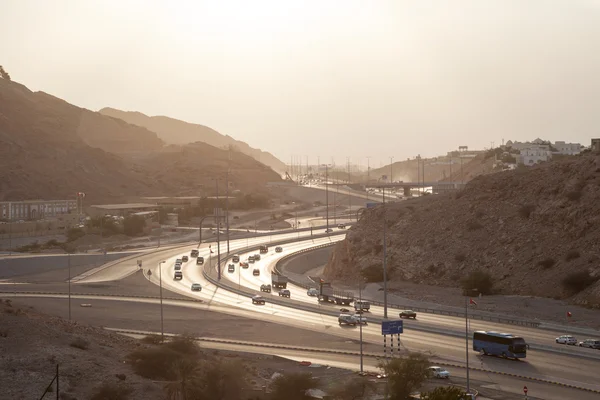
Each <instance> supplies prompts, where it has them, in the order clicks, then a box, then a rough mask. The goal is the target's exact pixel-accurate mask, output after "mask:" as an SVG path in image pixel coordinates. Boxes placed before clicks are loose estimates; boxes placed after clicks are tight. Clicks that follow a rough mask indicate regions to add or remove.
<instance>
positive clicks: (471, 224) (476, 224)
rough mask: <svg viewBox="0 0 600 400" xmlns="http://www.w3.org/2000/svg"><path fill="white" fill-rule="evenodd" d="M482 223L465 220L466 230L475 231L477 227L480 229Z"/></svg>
mask: <svg viewBox="0 0 600 400" xmlns="http://www.w3.org/2000/svg"><path fill="white" fill-rule="evenodd" d="M482 228H483V225H481V224H480V223H479V222H477V221H469V222H467V230H468V231H476V230H479V229H482Z"/></svg>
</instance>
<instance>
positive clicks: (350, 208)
mask: <svg viewBox="0 0 600 400" xmlns="http://www.w3.org/2000/svg"><path fill="white" fill-rule="evenodd" d="M346 160H347V162H348V184H350V157H347V158H346ZM348 188H350V187H348ZM348 212H352V196H350V192H348Z"/></svg>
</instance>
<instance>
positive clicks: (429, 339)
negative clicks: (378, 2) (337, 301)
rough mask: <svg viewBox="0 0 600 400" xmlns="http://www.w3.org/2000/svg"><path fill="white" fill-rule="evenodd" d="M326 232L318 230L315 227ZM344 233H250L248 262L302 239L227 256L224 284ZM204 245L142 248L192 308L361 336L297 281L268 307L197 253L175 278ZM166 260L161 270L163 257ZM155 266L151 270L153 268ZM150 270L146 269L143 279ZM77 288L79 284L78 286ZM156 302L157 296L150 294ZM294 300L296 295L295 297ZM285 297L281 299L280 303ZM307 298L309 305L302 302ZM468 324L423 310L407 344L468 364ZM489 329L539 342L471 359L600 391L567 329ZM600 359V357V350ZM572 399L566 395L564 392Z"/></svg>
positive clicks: (129, 268)
mask: <svg viewBox="0 0 600 400" xmlns="http://www.w3.org/2000/svg"><path fill="white" fill-rule="evenodd" d="M317 233H321V232H320V231H319V232H315V234H317ZM343 237H344V231H343V230H337V229H335V230H334V232H333V233H332V234H331V235H330V236H329V237H320V238H316V237H313V238H311V236H310V231H304V232H293V233H285V234H278V233H275V232H274V233H273V235H270V236H263V237H259V238H247V239H238V240H232V241H231V243H230V248H231V252H232V254H233V253H238V254H239V255H240V257H241V259H242V261H244V260H246V259H247V257H248V256H249V255H250V254H255V253H256V252H257V251H255V250H252V251H246V249H252V247H255V246H257V245H259V244H263V243H266V244H269V243H275V242H281V241H285V240H289V241H295V242H294V243H287V244H283V245H282V247H283V251H282V252H281V253H276V252H275V251H274V249H275V246H274V245H273V246H270V249H269V252H268V253H267V254H263V255H262V257H261V260H260V261H258V262H257V263H255V264H250V266H249V268H247V269H244V268H240V266H239V264H238V263H236V264H235V271H234V272H233V273H229V272H227V267H226V266H227V264H229V262H230V261H226V262H225V263H224V264H223V266H224V267H225V268H224V270H223V273H222V275H223V276H222V279H221V283H223V284H226V285H225V286H227V285H228V286H230V287H232V288H237V287H239V288H245V289H246V290H247V289H252V290H258V288H259V287H260V285H261V284H262V283H270V272H271V270H272V268H273V266H274V265H275V263H276V262H277V260H278V259H280V258H281V257H284V256H286V255H289V254H291V253H293V252H295V251H298V250H301V249H304V248H307V247H313V246H317V245H320V244H326V243H332V242H335V241H338V240H341V239H342V238H343ZM194 247H196V246H193V245H189V246H185V247H181V248H173V249H167V250H162V251H160V252H156V253H152V254H145V255H141V256H140V258H141V259H142V260H143V265H144V267H143V268H144V270H145V273H144V274H143V276H144V277H145V279H148V280H149V281H150V282H152V283H155V284H159V283H160V282H159V277H160V276H161V275H162V285H163V287H164V288H166V289H168V290H170V291H173V292H176V293H179V294H181V295H184V296H187V297H191V298H196V299H201V300H203V302H202V303H188V304H189V307H203V308H204V309H209V310H213V311H217V312H224V313H228V314H231V315H239V316H252V317H253V318H257V319H261V320H264V321H269V322H274V323H278V324H285V325H288V326H291V327H297V328H302V329H309V330H311V331H314V332H321V333H323V334H327V335H333V336H337V337H340V338H345V339H349V340H350V339H351V340H357V339H358V328H353V327H340V326H339V325H338V323H337V317H336V315H335V314H336V312H337V311H338V310H339V307H336V306H335V305H328V304H319V303H318V302H317V300H316V299H315V298H314V297H309V296H307V295H306V290H305V289H303V288H300V287H296V286H294V285H289V286H288V287H289V289H290V291H291V299H290V300H285V299H281V298H278V299H281V300H282V301H283V302H284V303H283V304H274V303H273V302H272V301H269V298H270V296H277V291H276V290H275V291H274V292H273V293H271V294H263V295H264V296H265V297H266V298H267V304H265V305H264V306H257V305H253V304H252V303H251V301H250V299H249V297H248V296H244V295H240V294H236V293H233V292H232V291H231V290H228V289H227V288H226V287H219V286H222V285H218V286H216V285H213V284H212V283H211V282H210V281H209V280H207V279H206V278H205V276H204V273H203V270H204V268H205V267H204V266H200V265H196V259H195V258H190V260H189V261H188V262H187V263H184V265H183V267H182V271H183V279H182V280H180V281H179V280H178V281H175V280H173V272H174V268H173V267H174V262H175V259H176V258H180V257H181V256H182V255H184V254H186V255H188V256H189V252H190V250H191V249H192V248H194ZM225 250H226V246H225V245H224V244H223V243H222V244H221V251H222V253H223V255H224V253H225ZM216 254H217V249H216V244H212V245H211V248H210V249H209V247H208V246H207V245H203V246H202V247H201V248H200V255H201V256H203V257H205V259H206V260H207V262H209V263H210V261H214V259H215V257H216ZM161 261H165V262H164V263H162V264H160V265H161V267H160V268H161V270H160V271H159V263H160V262H161ZM254 268H258V269H259V271H260V274H259V275H258V276H255V275H253V273H252V271H253V269H254ZM137 269H138V267H137V265H134V264H132V263H124V264H119V263H116V264H114V265H112V266H109V267H108V268H104V269H101V270H98V271H96V272H95V273H94V274H92V275H89V276H86V277H84V278H83V279H81V280H79V281H78V283H90V282H94V283H98V282H103V281H111V280H114V279H120V278H121V277H123V276H127V275H129V274H132V273H134V272H135V271H136V270H137ZM148 270H150V271H151V274H150V275H149V274H148V273H147V272H148ZM141 276H142V274H139V277H140V279H143V278H141ZM192 283H200V284H201V285H202V291H200V292H192V291H191V285H192ZM74 286H75V287H77V284H75V285H74ZM144 301H153V300H144ZM286 302H289V304H287V303H286ZM279 303H280V302H279ZM298 305H300V306H301V307H299V306H298ZM395 315H396V314H395V312H394V310H393V309H389V316H390V317H391V318H393V317H394V316H395ZM382 316H383V309H382V308H381V307H376V306H373V307H372V308H371V313H370V314H369V315H368V318H369V319H370V320H371V321H373V322H374V321H376V320H380V319H381V317H382ZM462 329H464V320H463V319H460V318H455V317H447V316H439V315H426V314H420V315H419V318H418V319H417V320H416V321H406V322H405V333H404V334H403V335H402V347H403V348H404V349H406V350H413V351H425V352H429V353H430V354H432V355H433V356H434V359H435V360H437V362H449V363H453V364H457V365H462V364H463V363H464V355H465V348H464V346H465V341H464V336H461V335H462V333H461V332H462V331H461V330H462ZM477 329H486V330H498V331H504V332H505V331H509V332H512V333H516V334H519V335H522V336H523V337H524V338H525V339H526V340H527V341H528V342H529V343H530V344H531V345H532V349H531V350H530V351H529V352H528V357H527V359H526V361H519V362H517V361H510V360H503V359H498V358H492V357H483V356H480V355H478V354H476V353H473V352H471V354H470V356H471V363H472V364H471V365H475V366H476V367H478V368H482V369H484V370H489V371H495V372H506V373H514V374H518V375H522V376H526V377H530V378H537V379H545V380H550V381H557V382H561V383H563V384H570V385H575V386H579V387H584V388H589V389H595V390H600V383H599V372H598V371H600V360H599V359H594V358H593V356H596V355H598V356H600V354H598V352H597V351H594V350H591V349H579V348H568V349H566V348H565V347H564V346H558V345H555V344H554V337H556V336H557V335H559V334H560V332H549V331H545V330H541V329H535V328H524V327H520V326H512V325H503V324H497V323H488V322H482V321H475V320H473V321H471V330H477ZM363 337H364V340H365V342H367V343H371V344H381V343H382V339H381V334H380V326H379V325H378V324H375V323H371V324H369V325H367V326H365V327H364V328H363ZM598 358H600V357H598ZM547 398H548V399H559V398H561V397H559V396H554V397H547ZM562 398H565V397H562Z"/></svg>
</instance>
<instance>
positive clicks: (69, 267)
mask: <svg viewBox="0 0 600 400" xmlns="http://www.w3.org/2000/svg"><path fill="white" fill-rule="evenodd" d="M67 266H68V269H69V321H71V250H70V249H68V250H67Z"/></svg>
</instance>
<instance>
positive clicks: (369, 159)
mask: <svg viewBox="0 0 600 400" xmlns="http://www.w3.org/2000/svg"><path fill="white" fill-rule="evenodd" d="M370 161H371V157H370V156H369V157H367V184H366V185H365V190H367V201H369V190H368V189H369V182H370V181H371V164H370Z"/></svg>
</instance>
